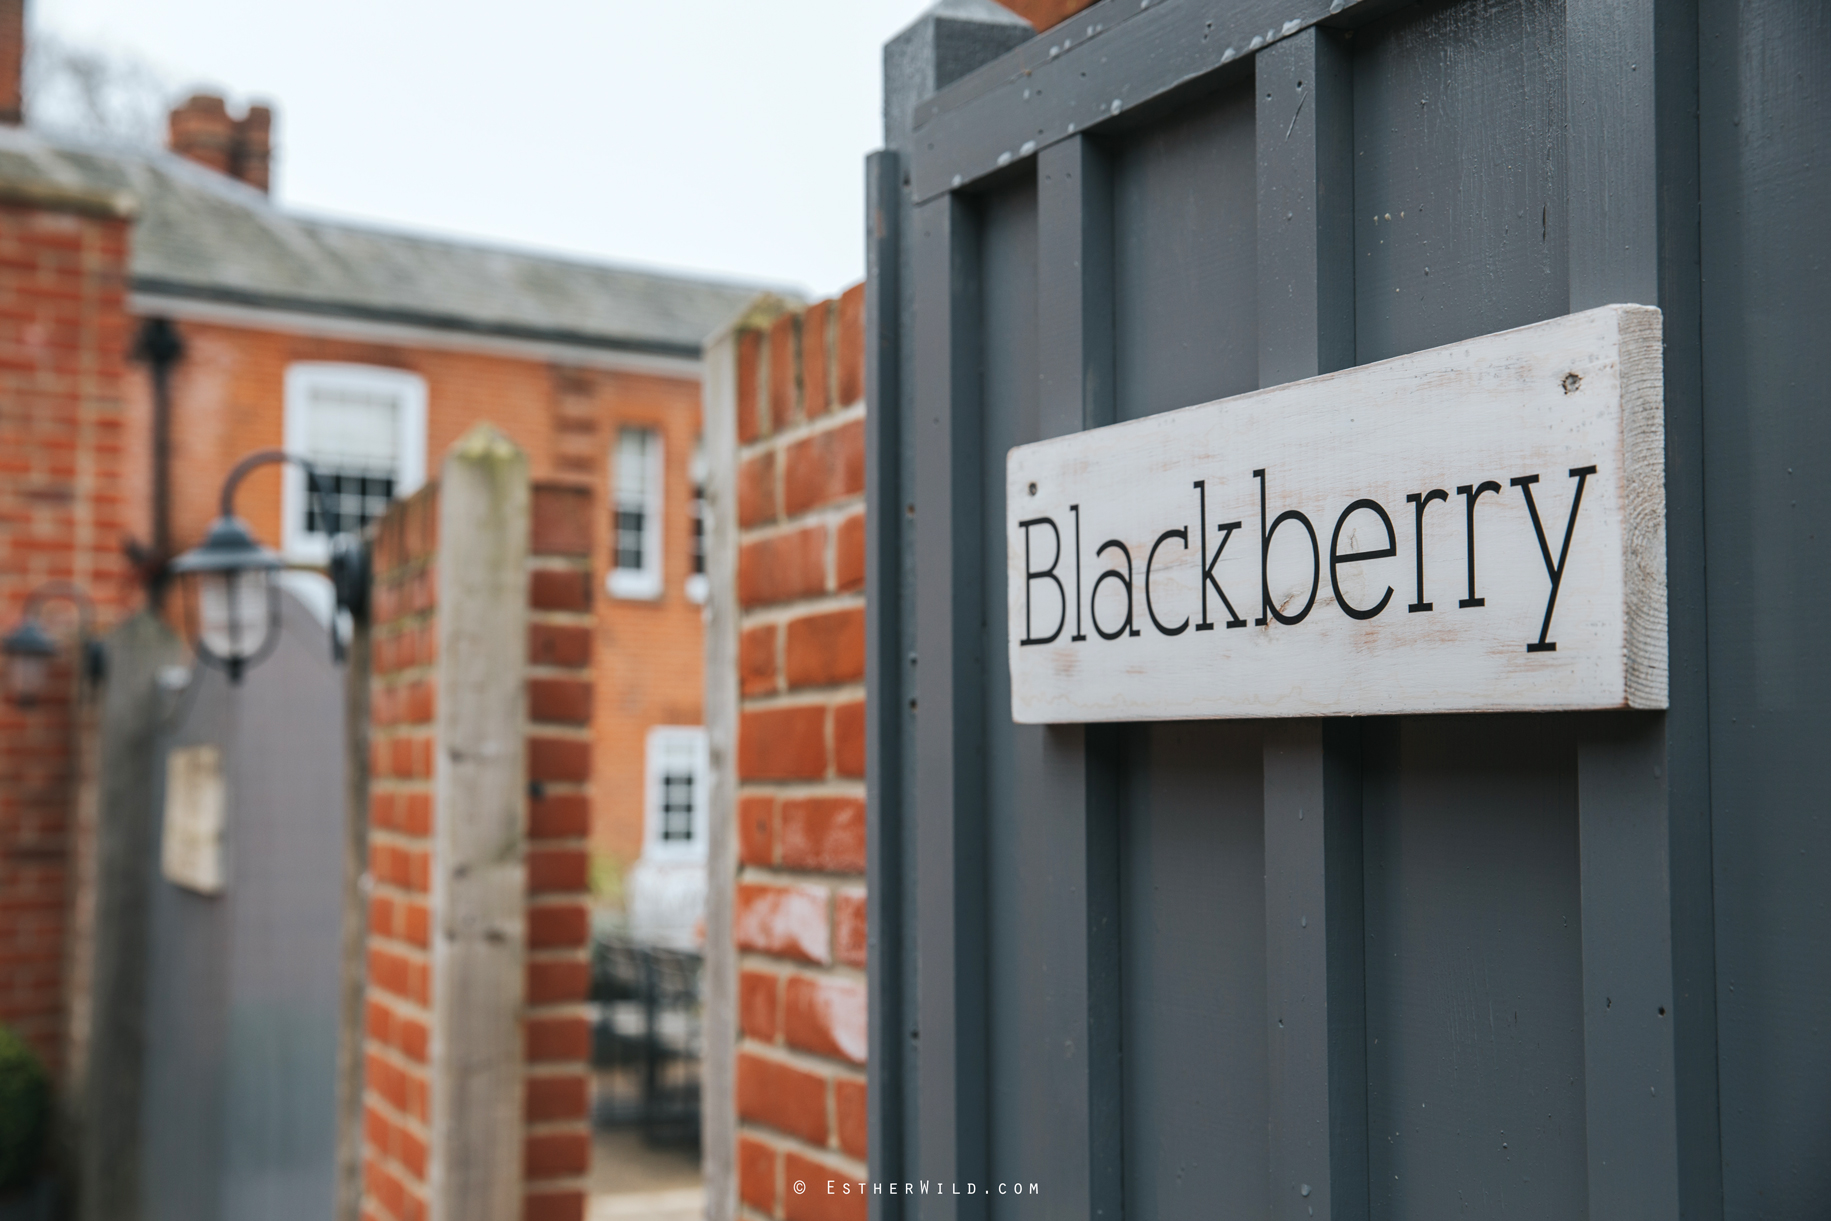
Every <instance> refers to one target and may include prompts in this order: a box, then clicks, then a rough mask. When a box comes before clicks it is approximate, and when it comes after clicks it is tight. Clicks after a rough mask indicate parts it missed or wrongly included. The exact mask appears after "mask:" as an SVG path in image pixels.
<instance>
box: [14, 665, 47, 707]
mask: <svg viewBox="0 0 1831 1221" xmlns="http://www.w3.org/2000/svg"><path fill="white" fill-rule="evenodd" d="M50 677H51V659H50V658H48V657H32V656H28V655H24V654H17V655H14V656H11V657H8V658H7V659H6V698H7V699H9V700H11V701H12V702H13V703H15V704H17V705H19V706H20V707H22V708H27V707H30V706H31V705H33V704H36V703H37V702H38V700H39V698H40V697H41V696H43V695H44V690H45V683H46V680H48V679H49V678H50Z"/></svg>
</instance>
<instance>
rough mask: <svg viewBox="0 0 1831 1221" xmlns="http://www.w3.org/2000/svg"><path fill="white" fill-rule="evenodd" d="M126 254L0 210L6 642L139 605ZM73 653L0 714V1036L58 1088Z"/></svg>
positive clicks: (106, 228) (98, 221)
mask: <svg viewBox="0 0 1831 1221" xmlns="http://www.w3.org/2000/svg"><path fill="white" fill-rule="evenodd" d="M13 7H14V10H15V11H16V9H17V6H13ZM4 8H5V6H4V5H0V10H3V9H4ZM127 251H128V232H127V224H126V222H124V221H121V220H118V219H110V218H103V217H99V216H89V215H81V214H77V213H71V212H54V211H45V210H40V209H36V208H25V207H16V206H11V205H7V204H0V632H5V631H8V630H10V629H11V628H12V627H13V626H14V625H15V624H16V623H17V622H18V620H19V615H20V612H21V610H22V607H23V604H24V602H25V599H26V596H27V594H28V593H30V591H31V590H32V589H34V588H35V587H37V586H39V585H42V584H43V583H44V582H46V581H52V580H60V581H71V582H74V583H76V584H77V585H79V586H81V587H83V588H84V589H86V590H87V591H88V592H89V594H90V595H91V596H92V597H94V598H95V599H96V601H97V603H98V610H99V612H100V615H101V622H100V623H99V624H98V628H103V629H105V628H106V627H108V626H110V625H111V624H112V622H113V621H114V620H115V619H116V618H118V616H119V613H120V611H121V610H122V608H123V607H124V606H126V605H128V604H129V603H131V602H132V601H134V600H136V599H137V594H136V593H135V592H134V590H133V586H132V578H131V573H130V572H129V570H128V568H127V565H126V563H125V561H124V560H123V559H122V557H121V551H120V543H121V537H122V535H124V534H126V533H128V532H129V531H130V530H132V529H139V530H142V531H143V529H144V527H143V524H142V521H141V519H140V517H139V515H137V514H132V512H131V506H130V505H129V504H128V503H127V502H125V501H124V500H123V499H122V494H121V481H122V467H123V454H122V447H123V444H124V442H125V440H126V438H124V436H123V431H124V420H123V406H122V399H121V383H122V373H123V368H122V359H123V355H124V353H125V352H126V350H127V348H128V345H129V342H130V338H131V337H130V335H129V333H128V330H127V326H126V314H125V312H124V309H123V303H124V296H123V294H124V287H125V278H126V277H125V271H126V264H127ZM67 610H68V608H67V606H63V605H56V606H53V607H51V608H50V609H49V613H48V615H47V618H50V617H51V616H53V615H55V616H63V615H64V614H65V612H66V611H67ZM56 622H57V623H58V624H59V625H60V626H59V628H58V630H59V633H60V634H64V635H65V639H66V640H68V639H69V636H68V634H65V633H64V632H63V628H62V626H61V625H62V624H63V623H65V622H67V620H65V619H63V618H58V619H57V620H56ZM70 652H71V651H70V650H69V649H66V651H65V656H64V659H63V661H62V662H60V664H59V666H58V667H57V669H56V671H55V672H54V673H53V676H52V682H51V686H50V691H49V692H48V695H47V698H46V700H45V701H44V702H43V703H42V704H40V705H39V706H38V707H35V708H30V709H17V708H14V707H12V706H11V705H10V704H7V703H3V702H0V1022H5V1023H6V1024H7V1025H9V1026H12V1027H13V1028H14V1029H16V1030H18V1031H20V1032H21V1033H22V1034H23V1035H24V1036H25V1037H26V1038H27V1039H29V1040H30V1041H31V1043H32V1045H33V1046H34V1047H36V1048H37V1049H38V1051H39V1053H40V1054H41V1055H43V1056H44V1058H45V1060H46V1062H47V1064H49V1065H50V1066H51V1067H52V1071H53V1072H60V1071H61V1068H62V1058H63V1057H62V1046H61V1039H60V1037H59V1030H60V1023H61V1020H62V1014H63V1009H64V991H65V981H64V978H63V975H64V969H63V968H64V951H65V945H64V941H65V936H64V934H65V924H66V920H67V917H68V912H69V903H70V894H69V888H70V882H71V877H70V860H71V842H70V831H71V823H70V812H71V803H72V799H73V795H74V794H73V786H74V775H73V768H72V760H73V745H74V744H73V740H72V723H71V706H70V694H71V690H72V672H71V670H70V668H69V666H68V664H67V662H68V660H69V657H70Z"/></svg>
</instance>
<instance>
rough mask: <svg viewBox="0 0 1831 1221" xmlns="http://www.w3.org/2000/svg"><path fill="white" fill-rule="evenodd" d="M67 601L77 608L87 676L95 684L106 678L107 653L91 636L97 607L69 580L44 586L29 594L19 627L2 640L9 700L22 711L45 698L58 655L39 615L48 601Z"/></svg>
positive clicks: (80, 646)
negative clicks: (52, 660) (47, 683)
mask: <svg viewBox="0 0 1831 1221" xmlns="http://www.w3.org/2000/svg"><path fill="white" fill-rule="evenodd" d="M56 600H63V601H66V602H69V603H70V604H72V605H73V606H75V607H76V617H77V639H78V641H79V644H78V647H79V648H80V649H81V650H82V655H83V666H84V673H85V675H86V677H87V678H88V679H89V680H90V681H91V682H94V681H95V680H97V679H100V678H101V677H102V671H103V668H104V665H105V656H106V655H105V654H104V653H103V652H102V642H101V641H99V640H96V639H94V637H93V636H92V635H91V633H90V628H91V626H92V623H93V620H94V616H95V606H94V604H93V603H92V602H90V600H89V595H88V594H86V593H84V592H83V591H82V590H81V589H80V588H78V587H77V586H75V585H72V584H70V583H69V582H67V581H52V582H50V583H49V584H45V585H40V586H39V587H38V588H37V589H34V590H33V591H32V592H31V593H29V594H27V595H26V599H25V607H24V609H23V610H22V612H21V613H20V616H19V624H18V626H16V627H15V628H13V630H12V631H10V632H8V633H7V634H6V635H5V636H4V637H0V654H4V655H5V657H6V698H7V700H8V702H10V703H12V704H13V705H15V706H16V707H19V708H30V707H31V706H32V705H34V704H36V703H37V702H38V701H39V699H40V698H41V697H42V696H43V695H44V689H45V684H46V682H47V681H49V679H50V677H51V659H52V658H54V657H56V656H57V653H58V649H57V641H56V640H54V639H53V638H52V636H51V633H49V632H47V631H46V630H45V627H44V624H43V623H41V622H40V621H39V618H38V614H39V608H41V607H42V606H43V605H44V604H45V603H46V602H51V601H56Z"/></svg>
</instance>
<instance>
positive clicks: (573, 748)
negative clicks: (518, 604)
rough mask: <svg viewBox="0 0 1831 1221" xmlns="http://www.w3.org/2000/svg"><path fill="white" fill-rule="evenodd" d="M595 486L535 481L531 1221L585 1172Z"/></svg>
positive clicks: (561, 1205)
mask: <svg viewBox="0 0 1831 1221" xmlns="http://www.w3.org/2000/svg"><path fill="white" fill-rule="evenodd" d="M598 503H599V502H598V501H597V500H596V499H595V498H594V497H593V496H592V493H591V489H590V488H584V487H567V486H562V485H557V484H536V485H535V487H534V496H533V510H532V511H533V538H532V545H531V547H530V548H529V551H530V560H529V564H530V567H531V571H530V572H529V574H528V607H529V613H528V721H529V725H528V780H529V782H530V783H529V794H530V798H531V799H530V801H529V803H528V853H527V861H528V982H527V995H528V1025H527V1060H528V1063H527V1074H528V1077H527V1087H526V1088H527V1093H526V1096H525V1099H524V1106H525V1108H526V1115H527V1125H528V1133H527V1140H526V1144H525V1147H524V1149H523V1168H522V1172H523V1175H524V1176H525V1178H526V1181H527V1187H526V1191H527V1197H526V1198H527V1207H526V1212H525V1214H524V1215H525V1217H526V1219H527V1221H583V1218H584V1216H585V1203H586V1194H587V1184H586V1178H587V1176H588V1175H589V1174H590V1173H591V1114H590V1111H591V1089H590V1080H589V1077H588V1076H587V1074H588V1072H589V1064H590V1060H591V1029H590V1023H589V1019H588V1017H587V1013H586V1008H585V998H586V996H587V994H588V993H589V991H590V988H591V945H590V924H591V896H590V894H589V887H590V882H589V865H590V848H589V842H590V841H589V840H588V838H587V837H588V836H589V834H590V831H591V808H592V802H593V794H594V785H593V777H592V771H593V766H592V765H593V762H594V753H593V750H592V713H593V711H594V709H595V708H596V702H595V700H594V698H593V695H594V692H593V686H592V673H593V670H592V642H593V638H594V636H595V634H596V633H595V628H596V624H595V622H594V617H593V606H594V605H595V603H596V598H594V596H593V592H594V590H593V573H594V570H593V566H592V557H593V554H594V540H595V539H596V538H598V537H601V532H599V531H595V530H594V529H593V528H592V527H593V523H595V522H596V520H597V516H598V515H597V512H596V509H595V506H596V505H597V504H598Z"/></svg>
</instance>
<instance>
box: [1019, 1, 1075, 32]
mask: <svg viewBox="0 0 1831 1221" xmlns="http://www.w3.org/2000/svg"><path fill="white" fill-rule="evenodd" d="M1093 2H1094V0H999V3H1000V4H1003V5H1004V6H1005V7H1006V8H1008V9H1010V10H1011V11H1012V12H1013V13H1016V14H1017V15H1018V16H1019V17H1022V18H1023V19H1024V20H1025V21H1028V22H1029V23H1030V24H1031V25H1033V26H1035V27H1036V28H1037V29H1039V30H1046V29H1048V28H1050V27H1051V26H1053V25H1055V24H1057V23H1058V22H1062V21H1066V20H1068V19H1069V18H1070V17H1072V16H1074V15H1075V14H1076V13H1078V12H1080V11H1081V10H1082V9H1084V8H1088V7H1090V6H1091V5H1092V4H1093Z"/></svg>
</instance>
